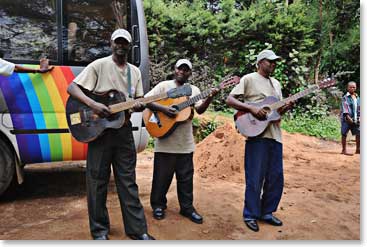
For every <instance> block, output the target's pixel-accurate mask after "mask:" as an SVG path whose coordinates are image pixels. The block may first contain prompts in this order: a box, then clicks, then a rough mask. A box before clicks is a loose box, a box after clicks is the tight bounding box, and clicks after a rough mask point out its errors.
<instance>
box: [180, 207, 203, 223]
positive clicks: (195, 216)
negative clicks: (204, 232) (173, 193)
mask: <svg viewBox="0 0 367 247" xmlns="http://www.w3.org/2000/svg"><path fill="white" fill-rule="evenodd" d="M180 214H181V215H183V216H185V217H187V218H189V219H190V220H191V221H192V222H194V223H196V224H202V223H203V217H201V215H200V214H198V213H197V212H196V211H195V210H194V211H193V212H192V213H187V212H184V211H180Z"/></svg>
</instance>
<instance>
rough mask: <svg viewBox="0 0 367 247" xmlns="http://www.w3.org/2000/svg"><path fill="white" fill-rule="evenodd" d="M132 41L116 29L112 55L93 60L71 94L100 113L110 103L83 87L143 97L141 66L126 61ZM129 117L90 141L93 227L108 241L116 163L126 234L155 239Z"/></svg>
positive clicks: (98, 237) (106, 112)
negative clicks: (142, 198)
mask: <svg viewBox="0 0 367 247" xmlns="http://www.w3.org/2000/svg"><path fill="white" fill-rule="evenodd" d="M131 41H132V38H131V35H130V33H129V32H128V31H126V30H125V29H117V30H116V31H115V32H113V34H112V36H111V48H112V56H108V57H104V58H101V59H97V60H95V61H94V62H92V63H90V64H89V65H88V66H87V67H86V68H85V69H84V70H83V71H82V72H81V73H80V74H79V75H78V76H77V77H76V78H75V79H74V81H73V82H72V83H71V84H70V86H69V87H68V93H69V94H70V95H71V96H72V97H74V98H76V99H77V100H79V101H81V102H82V103H84V104H85V105H87V106H89V107H90V108H92V109H93V111H94V112H95V113H96V114H98V115H99V116H100V117H108V116H109V115H110V114H111V110H110V109H109V107H108V106H106V105H104V104H102V103H99V102H97V101H94V100H93V99H92V98H90V97H88V96H87V95H86V94H85V93H84V92H83V91H82V90H81V89H80V88H79V86H81V87H82V88H84V89H86V90H89V91H92V92H96V93H103V92H107V91H109V90H111V89H115V90H118V91H119V92H122V93H124V94H125V95H126V97H134V98H139V97H142V96H143V95H144V92H143V85H142V80H141V72H140V70H139V68H137V67H136V66H134V65H132V64H130V63H128V62H127V55H128V52H129V48H130V43H131ZM143 108H144V107H143V105H142V104H141V103H139V102H137V103H135V105H134V110H136V111H141V110H143ZM126 119H127V121H125V123H124V125H123V126H122V127H121V128H118V129H112V128H110V129H106V130H105V131H104V134H103V135H102V136H99V137H98V138H97V139H95V140H93V141H91V142H89V143H88V155H87V172H86V180H87V199H88V212H89V225H90V231H91V234H92V237H93V239H96V240H107V239H108V233H109V231H110V223H109V217H108V211H107V207H106V199H107V187H108V181H109V179H110V174H111V164H112V167H113V171H114V172H113V174H114V176H115V182H116V187H117V193H118V197H119V200H120V205H121V211H122V215H123V221H124V226H125V232H126V234H127V235H128V236H129V237H130V238H132V239H138V240H152V239H154V238H153V237H152V236H150V235H149V234H148V233H147V224H146V219H145V215H144V209H143V206H142V205H141V203H140V200H139V192H138V186H137V184H136V182H135V177H136V176H135V167H136V151H135V144H134V139H133V134H132V125H131V122H130V120H129V117H126Z"/></svg>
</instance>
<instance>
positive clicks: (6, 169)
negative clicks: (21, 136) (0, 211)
mask: <svg viewBox="0 0 367 247" xmlns="http://www.w3.org/2000/svg"><path fill="white" fill-rule="evenodd" d="M14 174H15V160H14V155H13V152H12V150H11V148H10V147H9V145H8V144H7V143H6V142H4V140H2V139H1V138H0V195H1V194H2V193H3V192H4V191H5V190H6V189H7V188H8V187H9V184H10V182H11V181H12V179H13V177H14Z"/></svg>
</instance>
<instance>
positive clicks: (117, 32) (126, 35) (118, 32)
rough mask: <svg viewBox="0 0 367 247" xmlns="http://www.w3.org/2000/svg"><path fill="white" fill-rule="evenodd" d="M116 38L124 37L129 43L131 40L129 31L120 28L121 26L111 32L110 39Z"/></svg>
mask: <svg viewBox="0 0 367 247" xmlns="http://www.w3.org/2000/svg"><path fill="white" fill-rule="evenodd" d="M117 38H124V39H126V40H127V41H128V42H129V43H131V40H132V38H131V35H130V33H129V32H128V31H127V30H125V29H122V28H120V29H117V30H115V31H114V32H113V33H112V35H111V40H113V41H115V40H116V39H117Z"/></svg>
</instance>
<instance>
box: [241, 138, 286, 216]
mask: <svg viewBox="0 0 367 247" xmlns="http://www.w3.org/2000/svg"><path fill="white" fill-rule="evenodd" d="M245 179H246V192H245V202H244V204H245V206H244V209H243V217H244V220H250V219H259V218H264V217H269V216H271V214H272V213H273V212H275V211H276V209H277V207H278V205H279V202H280V199H281V197H282V193H283V186H284V176H283V145H282V144H281V143H279V142H277V141H275V140H273V139H268V138H254V139H249V140H247V141H246V147H245ZM261 191H262V194H261Z"/></svg>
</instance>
